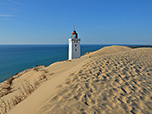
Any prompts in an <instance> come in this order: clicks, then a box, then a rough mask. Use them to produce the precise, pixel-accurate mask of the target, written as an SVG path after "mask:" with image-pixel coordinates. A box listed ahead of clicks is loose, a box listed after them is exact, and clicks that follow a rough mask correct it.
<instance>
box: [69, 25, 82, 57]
mask: <svg viewBox="0 0 152 114" xmlns="http://www.w3.org/2000/svg"><path fill="white" fill-rule="evenodd" d="M77 58H80V39H79V38H78V34H77V32H76V30H75V28H74V30H73V32H72V34H71V38H70V39H69V60H71V59H77Z"/></svg>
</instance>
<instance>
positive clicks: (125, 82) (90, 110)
mask: <svg viewBox="0 0 152 114" xmlns="http://www.w3.org/2000/svg"><path fill="white" fill-rule="evenodd" d="M25 80H26V81H25ZM6 82H7V81H6ZM6 82H3V83H2V84H0V88H1V90H4V85H5V87H6V85H7V84H8V85H9V86H10V88H9V89H7V88H5V90H7V91H8V93H7V94H4V93H3V95H2V94H0V95H1V96H0V97H1V101H0V103H1V104H0V108H1V110H0V111H1V112H0V113H2V114H3V113H5V112H8V113H9V114H151V113H152V49H151V48H138V49H130V48H128V47H124V46H110V47H105V48H102V49H100V50H98V51H96V52H92V53H89V54H86V55H84V56H83V57H81V58H80V59H76V60H72V61H63V62H57V63H54V64H52V65H50V66H48V67H44V66H41V67H37V68H33V69H28V70H27V71H26V72H25V71H23V72H22V73H19V74H18V75H16V78H15V79H13V80H12V82H11V83H8V82H7V83H6ZM9 82H10V81H9ZM21 82H22V83H21ZM36 82H37V83H38V84H37V83H36ZM35 83H36V84H35ZM24 84H25V86H23V85H24ZM27 85H28V86H29V87H30V88H32V87H33V90H32V92H31V93H29V94H28V95H27V92H26V91H25V90H26V89H27V88H28V86H27ZM2 87H3V89H2ZM18 88H20V89H18ZM30 90H31V89H30ZM21 93H22V94H24V95H25V96H26V98H22V99H23V100H21V102H19V103H17V105H16V106H15V105H13V104H12V98H14V97H15V96H17V95H18V96H19V95H20V94H21ZM22 94H21V95H20V96H22ZM22 97H23V96H22ZM9 105H10V106H9Z"/></svg>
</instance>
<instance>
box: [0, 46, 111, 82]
mask: <svg viewBox="0 0 152 114" xmlns="http://www.w3.org/2000/svg"><path fill="white" fill-rule="evenodd" d="M104 46H110V45H81V55H83V54H85V53H86V52H88V51H90V52H91V51H96V50H98V49H100V48H102V47H104ZM63 60H68V45H0V82H3V81H4V80H6V79H8V78H9V77H10V76H13V75H15V74H16V73H19V72H21V71H23V70H25V69H29V68H32V67H35V66H37V65H45V66H48V65H50V64H52V63H54V62H57V61H63Z"/></svg>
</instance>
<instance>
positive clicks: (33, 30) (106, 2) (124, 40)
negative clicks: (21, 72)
mask: <svg viewBox="0 0 152 114" xmlns="http://www.w3.org/2000/svg"><path fill="white" fill-rule="evenodd" d="M73 25H75V26H76V30H77V32H78V34H79V37H80V38H81V43H82V44H151V45H152V0H0V44H67V43H68V38H69V37H70V34H71V33H72V31H73Z"/></svg>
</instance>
